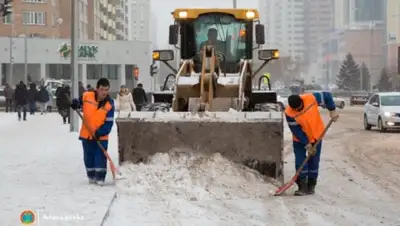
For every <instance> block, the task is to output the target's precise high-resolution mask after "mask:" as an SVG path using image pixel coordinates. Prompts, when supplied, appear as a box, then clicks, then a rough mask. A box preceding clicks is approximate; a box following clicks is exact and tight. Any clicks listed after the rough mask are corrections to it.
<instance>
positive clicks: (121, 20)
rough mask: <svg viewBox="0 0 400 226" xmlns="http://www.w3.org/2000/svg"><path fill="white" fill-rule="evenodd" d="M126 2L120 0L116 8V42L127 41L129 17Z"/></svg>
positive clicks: (126, 0)
mask: <svg viewBox="0 0 400 226" xmlns="http://www.w3.org/2000/svg"><path fill="white" fill-rule="evenodd" d="M128 2H129V1H128V0H120V4H119V5H117V7H116V14H117V20H116V23H115V27H116V29H117V40H127V39H128V35H129V33H128V32H129V19H128V18H129V17H128V15H129V14H128V10H129V9H128Z"/></svg>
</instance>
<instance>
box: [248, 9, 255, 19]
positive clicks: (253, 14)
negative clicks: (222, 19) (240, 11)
mask: <svg viewBox="0 0 400 226" xmlns="http://www.w3.org/2000/svg"><path fill="white" fill-rule="evenodd" d="M255 16H256V13H255V12H253V11H247V12H246V17H247V19H253V18H254V17H255Z"/></svg>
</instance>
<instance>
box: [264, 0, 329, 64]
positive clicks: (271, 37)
mask: <svg viewBox="0 0 400 226" xmlns="http://www.w3.org/2000/svg"><path fill="white" fill-rule="evenodd" d="M333 2H334V1H333V0H309V1H304V0H270V1H260V2H259V4H260V6H259V8H260V13H261V21H262V22H263V23H264V24H265V25H266V40H267V45H268V47H271V48H273V47H276V48H279V49H281V50H282V52H283V53H282V54H283V55H287V56H292V57H293V58H301V59H302V60H303V61H305V62H306V63H307V64H308V63H309V62H311V61H312V60H313V57H314V56H315V54H316V52H317V48H316V46H315V42H316V41H318V40H319V39H320V38H321V37H322V36H324V35H326V34H328V33H329V32H331V31H332V29H333Z"/></svg>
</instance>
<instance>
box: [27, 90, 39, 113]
mask: <svg viewBox="0 0 400 226" xmlns="http://www.w3.org/2000/svg"><path fill="white" fill-rule="evenodd" d="M37 98H38V90H37V88H36V84H35V83H31V84H29V91H28V107H29V114H31V115H33V114H35V112H36V101H37Z"/></svg>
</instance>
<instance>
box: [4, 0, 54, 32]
mask: <svg viewBox="0 0 400 226" xmlns="http://www.w3.org/2000/svg"><path fill="white" fill-rule="evenodd" d="M58 3H59V1H57V0H19V1H13V2H12V4H13V9H12V10H13V13H12V14H10V15H8V16H6V17H5V18H3V21H2V22H1V23H0V36H25V35H26V36H27V37H59V36H60V29H59V26H58V25H59V21H60V20H59V18H60V14H59V5H58Z"/></svg>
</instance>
